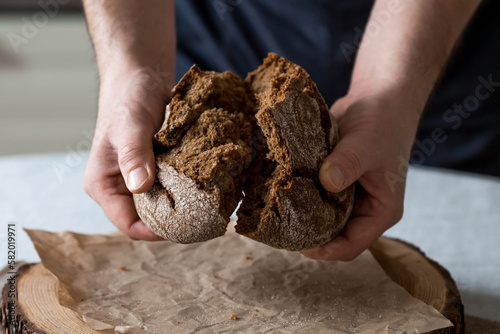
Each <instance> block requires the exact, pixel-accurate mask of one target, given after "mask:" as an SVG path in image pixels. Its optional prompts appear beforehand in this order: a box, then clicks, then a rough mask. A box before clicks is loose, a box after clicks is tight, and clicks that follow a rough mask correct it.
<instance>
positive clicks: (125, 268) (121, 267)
mask: <svg viewBox="0 0 500 334" xmlns="http://www.w3.org/2000/svg"><path fill="white" fill-rule="evenodd" d="M118 269H119V270H121V271H125V270H127V266H120V267H119V268H118Z"/></svg>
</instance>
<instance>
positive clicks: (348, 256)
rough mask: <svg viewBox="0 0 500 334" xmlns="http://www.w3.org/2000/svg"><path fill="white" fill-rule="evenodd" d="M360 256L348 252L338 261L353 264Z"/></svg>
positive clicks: (356, 253)
mask: <svg viewBox="0 0 500 334" xmlns="http://www.w3.org/2000/svg"><path fill="white" fill-rule="evenodd" d="M359 254H360V253H358V252H347V253H344V254H342V255H340V256H339V257H338V260H339V261H343V262H351V261H353V260H354V259H355V258H357V257H358V256H359Z"/></svg>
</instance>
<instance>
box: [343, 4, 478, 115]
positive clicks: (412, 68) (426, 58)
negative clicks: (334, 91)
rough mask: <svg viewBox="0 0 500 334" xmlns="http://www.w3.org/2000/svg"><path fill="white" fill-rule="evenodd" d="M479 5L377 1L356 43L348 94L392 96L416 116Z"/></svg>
mask: <svg viewBox="0 0 500 334" xmlns="http://www.w3.org/2000/svg"><path fill="white" fill-rule="evenodd" d="M479 3H480V0H458V1H457V0H441V1H406V0H377V1H376V2H375V5H374V8H373V10H372V13H371V16H370V19H369V22H368V25H367V28H366V30H365V35H364V37H363V41H362V43H361V45H360V49H359V53H358V56H357V59H356V64H355V67H354V71H353V76H352V81H351V86H350V94H352V95H359V94H370V93H374V94H377V93H379V92H384V91H386V92H390V93H393V94H397V96H395V97H396V98H397V97H401V98H405V99H406V100H407V102H408V103H410V105H411V106H412V108H411V109H413V112H414V113H415V114H416V115H414V116H415V117H416V118H418V117H419V113H420V112H421V111H422V110H423V108H424V106H425V103H426V101H427V99H428V97H429V95H430V93H431V91H432V89H433V87H434V85H435V83H436V81H437V79H438V77H439V75H440V73H441V71H442V69H443V67H444V66H445V65H446V62H447V60H448V58H449V56H450V54H451V52H452V50H453V47H454V45H455V43H456V41H457V40H458V38H459V36H460V34H461V33H462V31H463V29H464V27H465V26H466V24H467V22H468V21H469V20H470V18H471V16H472V14H473V13H474V11H475V9H476V8H477V6H478V5H479Z"/></svg>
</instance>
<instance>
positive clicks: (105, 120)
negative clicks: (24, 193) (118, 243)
mask: <svg viewBox="0 0 500 334" xmlns="http://www.w3.org/2000/svg"><path fill="white" fill-rule="evenodd" d="M83 4H84V8H85V15H86V18H87V25H88V29H89V33H90V35H91V37H92V41H93V43H94V47H95V51H96V57H97V65H98V68H99V77H100V89H99V107H98V108H99V110H98V116H97V125H96V131H95V135H94V140H93V143H92V149H91V152H90V158H89V162H88V165H87V170H86V172H85V179H84V188H85V191H86V192H87V194H89V196H90V197H92V198H93V199H94V200H95V201H96V202H97V203H98V204H99V205H100V206H101V208H102V209H103V210H104V212H105V213H106V215H107V216H108V218H109V219H110V220H111V221H112V222H113V223H114V224H115V225H116V226H117V227H118V229H120V230H121V231H122V232H123V233H125V234H126V235H128V236H129V237H131V238H134V239H143V240H160V238H159V237H158V236H156V235H155V234H154V233H153V232H151V231H150V230H149V229H148V228H147V227H146V226H145V225H144V223H143V222H142V221H141V220H140V218H139V216H138V215H137V212H136V210H135V206H134V202H133V199H132V193H136V194H137V193H143V192H145V191H147V190H148V189H149V188H150V187H151V186H152V185H153V182H154V179H155V175H156V171H155V160H154V153H153V136H154V134H155V133H156V131H158V129H159V128H160V126H161V123H162V121H163V118H164V115H165V106H166V105H167V103H168V101H169V99H170V94H171V89H172V88H173V86H174V84H175V53H176V38H175V15H174V0H164V1H157V0H143V1H137V0H121V1H115V0H84V1H83Z"/></svg>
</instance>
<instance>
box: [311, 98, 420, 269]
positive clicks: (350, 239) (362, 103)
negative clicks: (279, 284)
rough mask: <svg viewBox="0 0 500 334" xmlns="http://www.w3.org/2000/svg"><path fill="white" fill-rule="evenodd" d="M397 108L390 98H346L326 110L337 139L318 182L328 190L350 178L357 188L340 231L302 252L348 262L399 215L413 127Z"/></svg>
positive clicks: (341, 187) (343, 185)
mask: <svg viewBox="0 0 500 334" xmlns="http://www.w3.org/2000/svg"><path fill="white" fill-rule="evenodd" d="M401 108H404V106H400V105H398V99H397V98H394V97H392V98H391V96H386V97H385V98H384V99H382V100H375V99H374V98H372V97H360V98H357V97H353V96H346V97H344V98H342V99H340V100H338V101H337V102H336V103H335V104H334V105H333V107H332V108H331V112H332V113H333V115H334V116H335V118H336V119H337V120H338V122H339V128H340V134H341V138H342V139H341V141H340V142H339V143H338V145H337V146H336V147H335V149H334V151H333V152H332V154H330V155H329V156H328V157H327V158H326V159H325V161H324V162H323V165H322V166H321V169H320V175H319V177H320V180H321V183H322V184H323V186H324V187H325V188H326V189H327V190H329V191H332V192H339V191H341V190H344V189H345V188H347V187H348V186H350V185H351V184H353V183H354V182H355V181H358V183H359V186H361V187H360V188H358V189H357V191H356V198H355V202H354V208H353V211H352V214H351V217H350V219H349V221H348V222H347V224H346V226H345V228H344V229H343V231H342V233H341V234H340V235H339V236H337V237H336V238H335V239H333V240H332V241H331V242H329V243H328V244H326V245H324V246H322V247H319V248H316V249H313V250H308V251H303V252H302V253H303V254H304V255H306V256H308V257H311V258H315V259H323V260H342V261H350V260H352V259H354V258H355V257H357V256H358V255H359V254H361V253H362V252H363V251H364V250H365V249H366V248H368V247H369V246H370V245H371V244H372V243H373V242H374V241H375V240H376V239H377V238H378V237H380V236H381V235H382V233H383V232H384V231H385V230H387V229H388V228H389V227H391V226H392V225H394V224H395V223H397V222H398V221H399V220H400V219H401V216H402V214H403V197H404V190H405V182H404V181H405V179H406V165H404V164H403V165H402V163H401V162H402V161H403V162H404V161H407V160H408V156H409V152H410V149H411V147H412V144H413V140H414V136H415V128H416V124H415V125H413V126H412V125H410V124H409V122H408V120H405V119H404V118H403V117H398V115H397V113H399V112H400V110H401ZM374 110H377V111H378V112H375V111H374ZM401 113H402V112H401ZM379 114H383V115H385V117H383V118H380V117H378V116H377V115H379ZM394 176H397V178H396V181H394V179H395V178H394Z"/></svg>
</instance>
